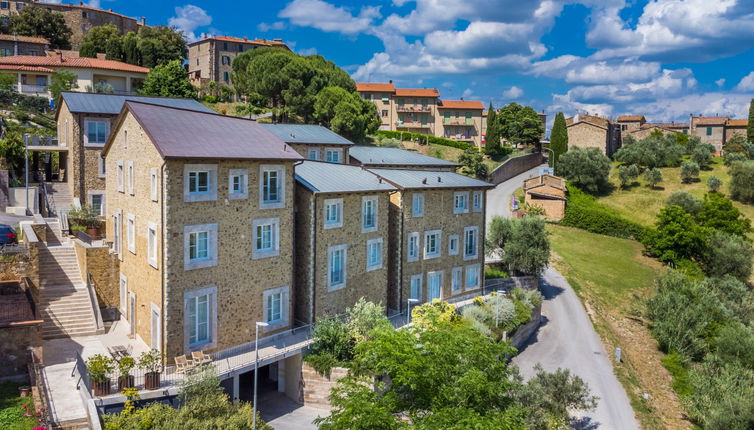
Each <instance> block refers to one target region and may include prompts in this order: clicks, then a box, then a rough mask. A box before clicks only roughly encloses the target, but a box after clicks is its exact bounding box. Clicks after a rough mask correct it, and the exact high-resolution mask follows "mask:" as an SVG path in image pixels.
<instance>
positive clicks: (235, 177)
mask: <svg viewBox="0 0 754 430" xmlns="http://www.w3.org/2000/svg"><path fill="white" fill-rule="evenodd" d="M248 182H249V171H248V170H246V169H231V170H230V174H229V175H228V197H230V198H231V199H245V198H248V197H249V191H248Z"/></svg>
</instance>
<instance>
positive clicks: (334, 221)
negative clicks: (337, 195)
mask: <svg viewBox="0 0 754 430" xmlns="http://www.w3.org/2000/svg"><path fill="white" fill-rule="evenodd" d="M338 227H343V199H327V200H325V229H329V228H338Z"/></svg>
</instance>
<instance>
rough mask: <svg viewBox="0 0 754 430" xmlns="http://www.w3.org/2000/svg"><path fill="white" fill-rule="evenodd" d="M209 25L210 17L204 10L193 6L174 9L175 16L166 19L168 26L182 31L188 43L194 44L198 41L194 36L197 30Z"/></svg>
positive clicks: (188, 5)
mask: <svg viewBox="0 0 754 430" xmlns="http://www.w3.org/2000/svg"><path fill="white" fill-rule="evenodd" d="M211 23H212V17H211V16H209V15H208V14H207V12H206V11H205V10H204V9H202V8H200V7H199V6H195V5H193V4H187V5H185V6H178V7H176V8H175V16H174V17H172V18H170V19H168V25H170V26H173V27H176V28H177V29H179V30H181V31H183V34H184V35H185V36H186V39H187V40H188V41H189V42H194V41H196V40H197V39H198V38H197V36H196V35H195V34H194V31H195V30H196V29H197V28H199V27H205V26H208V25H210V24H211Z"/></svg>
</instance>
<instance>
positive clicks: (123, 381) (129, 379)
mask: <svg viewBox="0 0 754 430" xmlns="http://www.w3.org/2000/svg"><path fill="white" fill-rule="evenodd" d="M133 386H134V377H133V375H128V376H126V377H125V378H123V377H119V378H118V391H123V389H124V388H131V387H133Z"/></svg>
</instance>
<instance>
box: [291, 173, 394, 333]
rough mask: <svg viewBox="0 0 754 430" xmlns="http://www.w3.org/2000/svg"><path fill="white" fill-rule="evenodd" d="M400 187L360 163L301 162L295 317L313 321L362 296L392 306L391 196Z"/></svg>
mask: <svg viewBox="0 0 754 430" xmlns="http://www.w3.org/2000/svg"><path fill="white" fill-rule="evenodd" d="M394 192H396V188H395V187H394V186H392V185H390V184H388V183H387V182H385V181H383V180H381V179H379V178H378V177H377V176H375V175H373V174H371V173H369V172H367V171H366V170H364V169H361V168H360V167H356V166H349V165H343V164H332V163H324V162H317V161H305V162H304V163H302V164H299V165H297V166H296V200H295V206H296V275H295V278H296V279H295V285H296V287H295V297H296V305H295V312H294V314H295V316H296V319H297V320H299V321H303V322H306V323H312V322H314V321H316V320H317V319H319V318H322V317H323V316H328V315H329V316H332V315H339V314H343V313H344V312H345V311H346V309H348V308H349V307H352V306H353V305H354V304H355V303H356V302H357V301H358V300H359V299H360V298H362V297H363V298H364V299H365V300H367V301H370V302H373V303H381V304H382V305H385V306H387V301H388V297H387V294H388V288H389V285H390V281H389V279H388V265H389V262H390V260H389V257H388V256H389V255H391V253H392V249H390V248H388V242H389V236H388V231H389V227H390V223H389V218H388V214H389V206H390V194H391V193H394Z"/></svg>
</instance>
